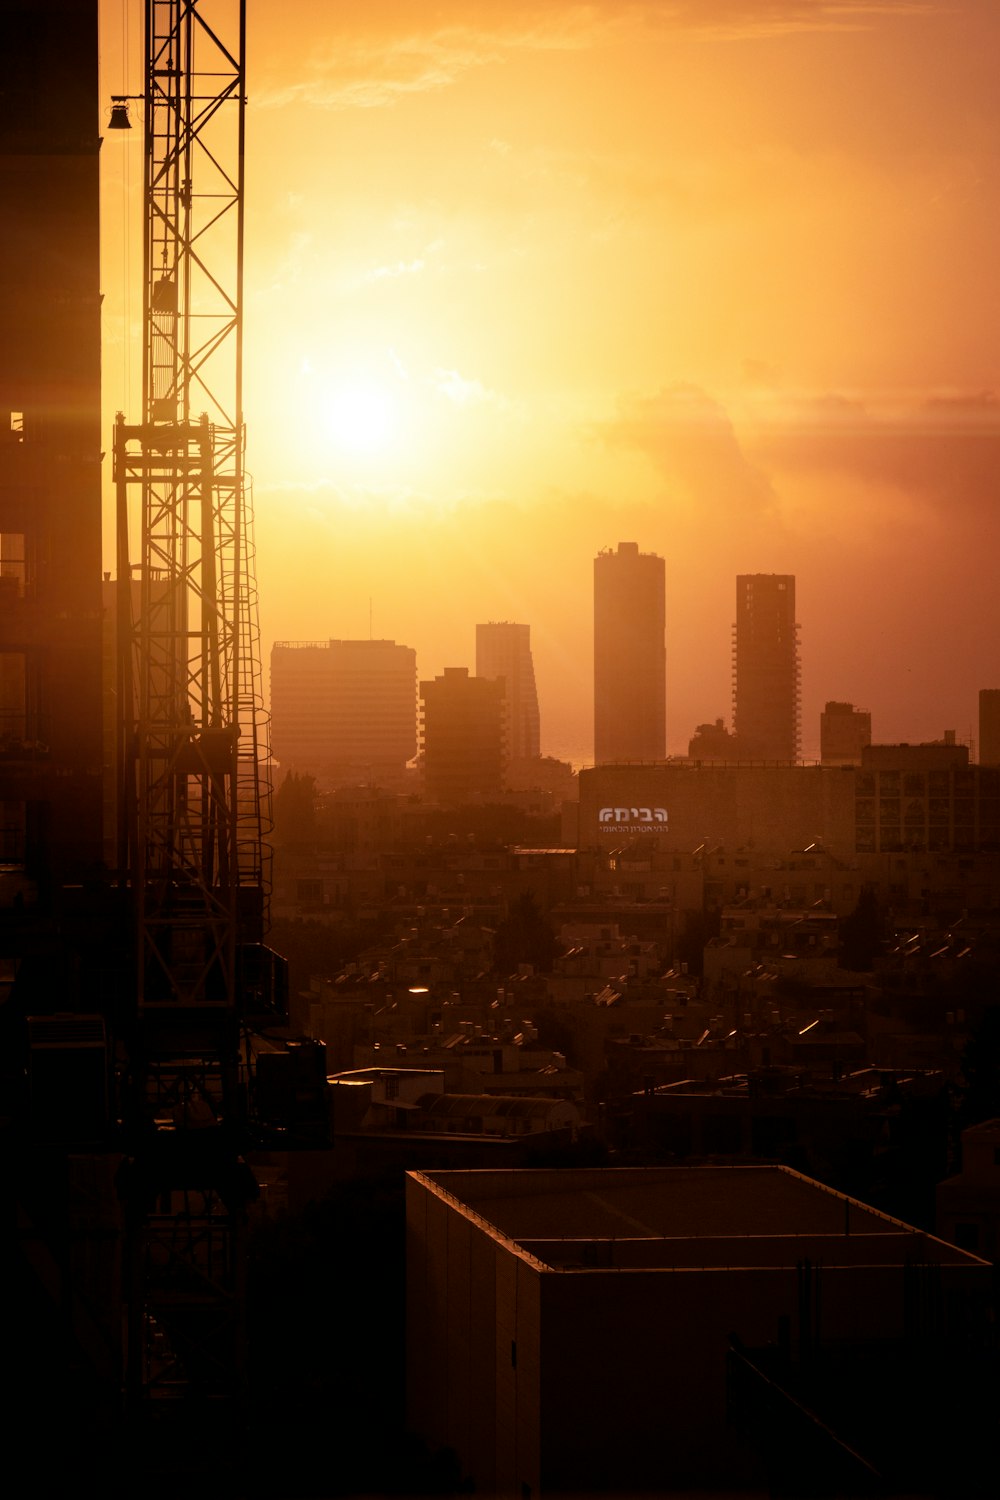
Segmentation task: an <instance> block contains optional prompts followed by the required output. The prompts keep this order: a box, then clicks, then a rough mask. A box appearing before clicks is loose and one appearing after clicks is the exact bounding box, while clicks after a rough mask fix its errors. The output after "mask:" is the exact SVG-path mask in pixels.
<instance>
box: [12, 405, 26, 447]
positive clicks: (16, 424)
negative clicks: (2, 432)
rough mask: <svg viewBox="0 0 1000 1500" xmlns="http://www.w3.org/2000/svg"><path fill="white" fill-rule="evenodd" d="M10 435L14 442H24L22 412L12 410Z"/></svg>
mask: <svg viewBox="0 0 1000 1500" xmlns="http://www.w3.org/2000/svg"><path fill="white" fill-rule="evenodd" d="M10 435H11V437H12V438H13V440H14V442H15V443H23V442H24V412H23V411H12V412H11V414H10Z"/></svg>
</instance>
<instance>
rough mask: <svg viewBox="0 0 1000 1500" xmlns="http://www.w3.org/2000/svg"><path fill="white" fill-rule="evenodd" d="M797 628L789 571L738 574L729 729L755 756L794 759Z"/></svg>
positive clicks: (796, 705) (797, 703)
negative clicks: (731, 729)
mask: <svg viewBox="0 0 1000 1500" xmlns="http://www.w3.org/2000/svg"><path fill="white" fill-rule="evenodd" d="M798 629H799V627H798V625H797V624H796V623H795V579H794V577H793V576H792V575H791V574H790V573H742V574H740V575H739V576H738V577H737V579H736V624H735V625H734V626H733V728H734V731H735V733H736V736H737V738H738V740H739V742H740V745H741V747H742V748H743V750H744V752H745V753H746V754H747V755H749V756H752V757H753V758H754V759H755V760H778V761H795V760H797V759H798V755H799V644H798Z"/></svg>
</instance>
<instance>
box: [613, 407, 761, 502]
mask: <svg viewBox="0 0 1000 1500" xmlns="http://www.w3.org/2000/svg"><path fill="white" fill-rule="evenodd" d="M620 413H621V414H620V416H619V418H618V420H617V421H615V422H605V423H600V424H598V425H597V427H596V428H595V429H594V431H595V435H596V436H598V437H599V438H601V439H602V440H603V441H604V442H605V443H609V444H612V445H613V446H615V447H621V448H631V449H633V450H637V451H638V452H640V453H644V454H645V455H646V456H647V457H648V458H649V459H651V460H652V462H653V463H654V464H655V465H656V467H657V468H658V469H659V470H660V472H661V473H662V474H663V475H664V477H665V478H666V479H667V480H668V481H669V482H670V483H671V484H677V485H680V486H681V487H682V488H683V489H684V490H685V491H686V492H687V493H688V494H689V495H691V496H692V497H694V498H695V499H697V500H700V501H703V502H704V503H705V504H706V505H707V506H709V507H711V508H712V511H713V513H714V514H715V515H717V516H720V515H726V514H732V513H733V512H741V513H744V514H747V513H749V514H751V515H764V514H766V513H768V512H772V511H774V510H775V509H776V497H775V494H774V491H773V489H772V487H771V482H770V480H769V479H768V477H767V475H766V474H765V473H764V472H763V470H762V469H760V468H758V467H757V466H756V465H755V464H754V463H752V462H750V461H749V459H748V458H747V456H746V455H745V453H744V452H743V449H742V447H741V444H740V441H739V439H738V437H737V435H736V432H735V430H734V428H733V424H732V422H731V421H730V418H729V415H728V413H727V412H726V410H725V408H724V407H723V406H722V405H721V404H720V403H719V402H718V401H715V400H713V398H712V397H711V396H709V395H707V394H706V393H705V392H704V391H702V390H700V389H699V388H698V387H697V386H693V385H675V386H671V387H669V388H668V389H666V390H663V391H661V392H660V393H659V394H658V395H656V396H650V397H632V398H630V399H629V400H627V401H624V402H622V403H621V406H620Z"/></svg>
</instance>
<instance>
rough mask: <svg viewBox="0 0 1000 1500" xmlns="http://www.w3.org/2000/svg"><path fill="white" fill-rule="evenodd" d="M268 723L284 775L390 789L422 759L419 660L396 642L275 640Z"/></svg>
mask: <svg viewBox="0 0 1000 1500" xmlns="http://www.w3.org/2000/svg"><path fill="white" fill-rule="evenodd" d="M271 720H272V723H271V745H272V751H273V754H274V757H275V759H276V760H277V761H278V762H279V763H280V765H281V767H282V770H283V771H287V770H297V771H302V772H309V773H311V774H312V775H314V776H319V777H321V778H323V779H324V780H325V781H329V782H334V783H340V784H346V783H348V782H378V783H381V784H383V785H392V784H393V783H395V782H398V781H399V780H400V779H401V778H402V777H403V774H404V772H405V769H406V763H407V761H409V760H412V759H413V757H414V756H415V755H416V753H417V654H416V652H415V651H414V650H413V648H412V647H411V646H398V645H397V644H396V642H395V641H364V640H361V641H277V642H276V643H275V645H274V646H273V647H272V649H271Z"/></svg>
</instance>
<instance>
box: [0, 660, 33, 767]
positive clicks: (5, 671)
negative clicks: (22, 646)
mask: <svg viewBox="0 0 1000 1500" xmlns="http://www.w3.org/2000/svg"><path fill="white" fill-rule="evenodd" d="M27 737H28V697H27V674H26V672H25V660H24V652H23V651H0V750H3V749H5V748H9V747H12V746H15V745H20V744H23V742H24V741H25V740H26V739H27Z"/></svg>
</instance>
